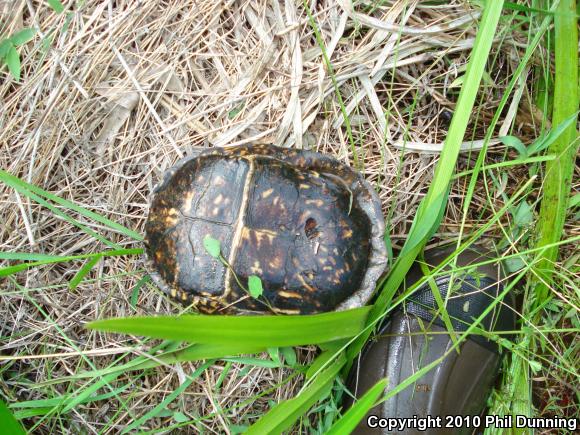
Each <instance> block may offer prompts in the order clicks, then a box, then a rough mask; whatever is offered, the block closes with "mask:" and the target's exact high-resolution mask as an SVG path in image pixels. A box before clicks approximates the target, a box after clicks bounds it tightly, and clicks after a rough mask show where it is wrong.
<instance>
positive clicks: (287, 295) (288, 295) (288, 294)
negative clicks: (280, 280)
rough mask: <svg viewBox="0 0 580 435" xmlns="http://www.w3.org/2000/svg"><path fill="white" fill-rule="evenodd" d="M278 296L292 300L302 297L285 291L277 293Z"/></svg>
mask: <svg viewBox="0 0 580 435" xmlns="http://www.w3.org/2000/svg"><path fill="white" fill-rule="evenodd" d="M278 295H279V296H282V297H283V298H294V299H300V298H301V297H302V296H301V295H300V294H299V293H296V292H287V291H284V290H282V291H279V292H278Z"/></svg>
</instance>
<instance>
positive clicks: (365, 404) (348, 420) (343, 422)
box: [326, 378, 388, 435]
mask: <svg viewBox="0 0 580 435" xmlns="http://www.w3.org/2000/svg"><path fill="white" fill-rule="evenodd" d="M387 384H388V380H387V379H386V378H385V379H382V380H380V381H379V382H377V383H376V384H375V385H374V386H373V387H372V388H370V389H369V390H368V391H367V392H366V393H365V394H364V395H363V396H362V397H361V398H360V399H358V400H357V402H356V403H355V404H354V405H353V406H351V407H350V409H349V410H348V411H346V413H345V414H344V415H343V416H342V417H341V418H340V419H339V420H337V421H336V423H334V424H333V425H332V427H331V428H330V430H329V431H328V432H327V433H326V435H341V434H345V433H351V432H352V431H353V430H354V429H355V428H356V426H357V425H358V424H359V422H360V421H361V420H362V419H363V418H364V416H365V415H366V414H367V412H369V410H370V409H371V408H372V407H373V406H374V405H375V403H376V401H377V399H378V398H379V396H380V395H381V394H383V392H384V391H385V387H386V386H387Z"/></svg>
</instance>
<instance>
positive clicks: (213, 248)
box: [203, 234, 221, 258]
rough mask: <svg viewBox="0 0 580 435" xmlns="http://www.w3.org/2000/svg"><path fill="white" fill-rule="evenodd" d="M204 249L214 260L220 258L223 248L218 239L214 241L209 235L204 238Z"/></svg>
mask: <svg viewBox="0 0 580 435" xmlns="http://www.w3.org/2000/svg"><path fill="white" fill-rule="evenodd" d="M203 247H204V248H205V250H206V251H207V253H208V254H209V255H211V256H212V257H213V258H220V251H221V246H220V241H219V240H218V239H214V238H213V237H212V236H210V235H209V234H206V236H205V237H204V238H203Z"/></svg>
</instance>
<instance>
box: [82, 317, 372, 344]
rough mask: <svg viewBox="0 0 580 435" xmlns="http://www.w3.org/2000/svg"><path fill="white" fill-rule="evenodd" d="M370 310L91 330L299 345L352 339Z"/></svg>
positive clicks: (168, 320)
mask: <svg viewBox="0 0 580 435" xmlns="http://www.w3.org/2000/svg"><path fill="white" fill-rule="evenodd" d="M369 309H370V307H362V308H357V309H354V310H346V311H340V312H332V313H324V314H314V315H304V316H211V315H208V316H204V315H199V316H192V315H184V316H180V317H173V316H159V317H133V318H123V319H108V320H97V321H95V322H91V323H89V324H88V325H87V327H88V328H91V329H98V330H101V331H109V332H124V333H129V334H138V335H145V336H148V337H155V338H164V339H169V340H180V341H188V342H192V343H207V344H224V345H248V346H256V347H261V346H263V347H266V348H268V347H274V346H299V345H306V344H317V343H323V342H327V341H334V340H338V339H341V338H347V337H352V336H354V335H356V334H358V333H359V332H360V331H361V330H362V329H363V328H364V326H365V321H366V317H367V314H368V312H369Z"/></svg>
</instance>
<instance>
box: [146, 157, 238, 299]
mask: <svg viewBox="0 0 580 435" xmlns="http://www.w3.org/2000/svg"><path fill="white" fill-rule="evenodd" d="M247 171H248V163H247V162H245V161H244V160H240V159H232V160H225V159H223V158H219V157H216V156H207V157H204V158H200V159H195V160H190V161H188V162H187V163H185V164H184V165H183V166H182V167H180V168H179V169H178V170H177V171H176V172H175V173H174V174H173V176H171V177H170V178H168V179H166V180H165V182H164V183H162V184H161V185H160V186H159V187H158V188H157V189H156V192H155V198H154V200H153V203H152V206H151V211H150V213H149V219H148V222H147V226H146V234H147V240H148V246H147V249H148V256H149V258H150V259H151V261H152V262H153V264H154V266H155V267H156V268H157V269H158V270H159V274H160V275H161V278H162V279H163V281H164V282H165V283H167V284H169V285H170V286H171V287H175V288H178V289H180V290H181V291H184V292H186V293H190V294H198V293H199V294H203V295H208V296H211V295H214V296H219V295H222V294H223V292H224V286H225V275H226V267H225V266H224V265H223V264H222V263H221V262H219V261H216V260H215V259H214V258H213V257H210V256H209V255H207V252H206V251H205V249H204V247H203V238H204V237H205V235H209V236H211V237H213V238H215V239H218V240H220V241H222V245H221V248H222V255H224V256H226V257H227V256H228V255H229V252H230V248H231V243H230V241H231V238H232V236H233V227H232V224H233V222H234V221H235V219H236V218H237V214H238V213H239V207H240V203H241V200H242V198H241V196H242V186H243V181H244V179H245V177H246V175H247ZM218 177H219V178H218ZM216 178H217V179H218V182H216ZM219 179H221V180H222V181H223V182H219ZM232 181H234V183H232ZM220 205H221V206H220ZM224 205H226V206H225V207H224ZM168 215H171V216H173V220H172V221H171V222H169V221H167V219H166V218H165V216H168Z"/></svg>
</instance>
